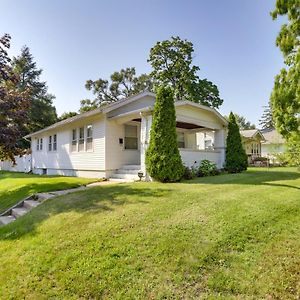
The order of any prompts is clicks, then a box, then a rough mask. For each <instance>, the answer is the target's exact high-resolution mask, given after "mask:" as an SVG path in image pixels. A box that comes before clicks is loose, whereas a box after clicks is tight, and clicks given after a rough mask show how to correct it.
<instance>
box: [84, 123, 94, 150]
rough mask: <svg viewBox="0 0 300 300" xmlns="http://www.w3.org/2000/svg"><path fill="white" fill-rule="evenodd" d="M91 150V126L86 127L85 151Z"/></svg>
mask: <svg viewBox="0 0 300 300" xmlns="http://www.w3.org/2000/svg"><path fill="white" fill-rule="evenodd" d="M91 150H93V126H92V125H88V126H87V127H86V151H91Z"/></svg>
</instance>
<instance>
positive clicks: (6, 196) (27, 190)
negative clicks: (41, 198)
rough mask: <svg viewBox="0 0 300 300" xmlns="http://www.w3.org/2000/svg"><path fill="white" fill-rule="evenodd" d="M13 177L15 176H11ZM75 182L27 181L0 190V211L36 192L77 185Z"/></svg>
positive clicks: (69, 187)
mask: <svg viewBox="0 0 300 300" xmlns="http://www.w3.org/2000/svg"><path fill="white" fill-rule="evenodd" d="M13 178H15V177H13ZM79 186H80V184H78V183H76V182H74V183H73V182H52V183H51V182H45V183H28V184H26V185H24V186H21V187H20V188H16V189H12V190H8V191H5V192H3V191H1V192H0V213H3V212H4V211H5V210H6V209H8V208H10V207H11V206H12V205H14V204H15V203H17V202H18V201H21V200H22V199H24V198H26V197H28V196H30V195H32V194H36V193H41V192H51V191H59V190H65V189H71V188H75V187H79Z"/></svg>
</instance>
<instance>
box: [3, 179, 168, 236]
mask: <svg viewBox="0 0 300 300" xmlns="http://www.w3.org/2000/svg"><path fill="white" fill-rule="evenodd" d="M170 191H171V190H169V189H150V188H149V189H145V188H144V187H138V185H127V184H116V185H107V186H99V187H94V188H89V189H88V190H85V191H80V192H75V193H71V194H68V195H64V196H58V197H55V198H52V199H49V200H47V201H45V202H44V203H43V204H42V205H40V206H38V207H37V208H35V209H33V210H32V211H31V212H29V213H28V214H27V215H25V216H24V217H21V218H20V219H18V220H16V221H15V222H13V223H10V224H8V225H6V226H3V227H0V240H14V239H18V238H20V237H22V236H25V235H27V234H35V232H36V228H37V226H38V225H39V224H40V223H42V222H43V221H44V220H46V219H47V218H49V217H50V216H54V215H57V214H60V213H66V212H71V211H73V212H78V213H84V214H87V215H89V214H97V213H99V212H105V211H113V210H114V209H115V208H116V207H117V206H122V205H130V204H136V203H140V204H147V203H149V202H148V201H147V200H145V198H153V197H155V198H158V197H164V196H166V195H167V194H169V193H170Z"/></svg>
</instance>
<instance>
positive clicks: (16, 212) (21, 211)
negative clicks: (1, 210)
mask: <svg viewBox="0 0 300 300" xmlns="http://www.w3.org/2000/svg"><path fill="white" fill-rule="evenodd" d="M27 213H28V209H27V208H25V207H24V206H22V207H16V208H13V209H12V210H11V215H12V216H14V217H15V218H19V217H22V216H24V215H25V214H27Z"/></svg>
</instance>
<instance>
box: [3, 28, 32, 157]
mask: <svg viewBox="0 0 300 300" xmlns="http://www.w3.org/2000/svg"><path fill="white" fill-rule="evenodd" d="M10 40H11V37H10V35H8V34H5V35H4V36H3V37H0V161H1V160H11V161H12V162H15V158H14V156H15V155H22V154H23V152H24V151H23V149H20V147H19V146H18V144H17V141H18V140H19V139H20V138H21V137H22V136H23V134H24V131H23V129H24V124H26V123H27V122H28V107H29V97H28V94H29V92H30V91H29V89H28V88H26V89H24V90H23V91H20V90H19V89H18V85H19V82H20V78H19V76H17V74H15V73H14V71H13V70H12V68H11V64H10V62H11V59H10V57H9V56H8V54H7V49H9V47H10Z"/></svg>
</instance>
